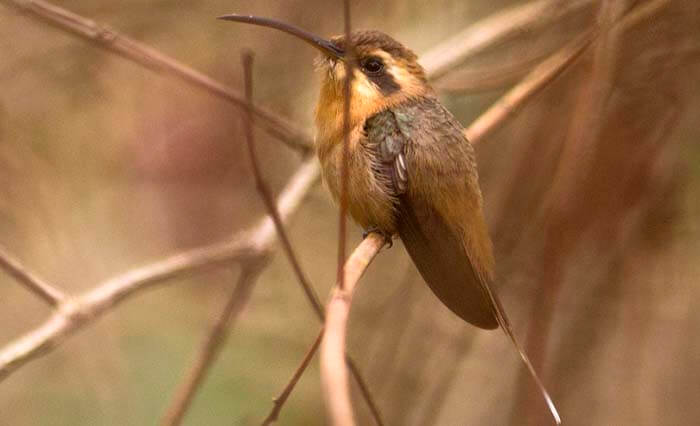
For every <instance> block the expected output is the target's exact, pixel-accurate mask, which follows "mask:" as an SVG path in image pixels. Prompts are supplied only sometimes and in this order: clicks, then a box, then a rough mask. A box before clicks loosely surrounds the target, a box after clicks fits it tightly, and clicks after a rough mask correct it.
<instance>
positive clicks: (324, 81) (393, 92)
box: [220, 15, 433, 137]
mask: <svg viewBox="0 0 700 426" xmlns="http://www.w3.org/2000/svg"><path fill="white" fill-rule="evenodd" d="M220 19H224V20H227V21H235V22H243V23H248V24H254V25H260V26H265V27H270V28H275V29H277V30H280V31H283V32H286V33H288V34H291V35H293V36H295V37H297V38H299V39H301V40H303V41H305V42H307V43H308V44H310V45H311V46H313V47H315V48H316V49H318V50H319V51H320V52H321V57H320V58H319V59H318V60H317V62H316V63H317V69H318V70H319V71H320V73H321V93H320V96H319V101H318V105H317V108H316V123H317V126H318V127H319V130H320V131H322V132H324V133H329V132H330V135H329V136H330V137H334V135H337V133H338V131H340V129H342V122H343V104H344V101H343V99H344V93H345V91H344V86H345V78H346V66H345V63H346V62H347V61H348V60H349V59H350V58H351V55H350V54H349V52H348V43H347V40H346V39H345V36H344V35H340V36H335V37H332V38H330V39H324V38H321V37H319V36H317V35H314V34H312V33H309V32H307V31H305V30H302V29H300V28H298V27H295V26H292V25H289V24H287V23H284V22H280V21H276V20H273V19H268V18H260V17H255V16H248V15H224V16H221V17H220ZM350 45H351V46H352V49H353V51H354V58H355V61H354V67H353V79H352V86H351V91H352V93H351V98H350V99H351V105H350V120H351V127H355V126H357V125H358V124H360V123H362V122H364V120H366V119H367V118H369V117H371V116H372V115H374V114H376V113H377V112H380V111H382V110H384V109H386V108H390V107H391V106H394V105H397V104H400V103H402V102H405V101H407V100H410V99H415V98H418V97H421V96H432V95H433V90H432V88H431V87H430V85H429V84H428V81H427V78H426V75H425V71H424V70H423V67H421V66H420V64H419V63H418V57H417V56H416V54H415V53H413V52H412V51H411V50H410V49H408V48H406V47H405V46H404V45H402V44H401V43H399V42H398V41H396V40H394V39H393V38H391V37H390V36H388V35H387V34H384V33H383V32H380V31H355V32H353V33H352V34H351V43H350Z"/></svg>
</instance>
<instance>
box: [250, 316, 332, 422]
mask: <svg viewBox="0 0 700 426" xmlns="http://www.w3.org/2000/svg"><path fill="white" fill-rule="evenodd" d="M322 338H323V328H321V331H319V332H318V336H316V340H314V343H313V344H312V345H311V347H310V348H309V350H308V351H307V352H306V355H305V356H304V359H303V360H302V361H301V364H299V366H298V367H297V369H296V370H295V371H294V374H293V375H292V378H291V379H290V380H289V382H288V383H287V385H286V386H285V387H284V389H283V390H282V393H280V394H279V396H278V397H277V398H275V399H273V400H272V403H273V405H272V410H271V411H270V414H268V415H267V417H265V420H263V422H262V426H269V425H271V424H272V423H274V422H276V421H277V419H278V418H279V415H280V411H282V407H283V406H284V403H285V402H287V398H289V395H291V393H292V391H293V390H294V386H296V384H297V382H298V381H299V379H300V378H301V376H302V374H304V371H306V367H308V366H309V363H310V362H311V358H313V357H314V355H315V354H316V351H317V350H318V347H319V346H320V345H321V339H322Z"/></svg>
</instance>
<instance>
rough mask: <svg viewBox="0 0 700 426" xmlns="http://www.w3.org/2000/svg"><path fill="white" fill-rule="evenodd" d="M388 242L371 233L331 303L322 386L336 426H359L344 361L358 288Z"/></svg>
mask: <svg viewBox="0 0 700 426" xmlns="http://www.w3.org/2000/svg"><path fill="white" fill-rule="evenodd" d="M386 242H387V241H386V239H385V238H384V237H383V236H382V235H380V234H377V233H370V234H369V235H368V236H367V238H365V239H364V240H363V241H362V243H360V245H359V246H357V248H356V249H355V251H354V252H353V253H352V255H350V257H349V258H348V260H347V262H346V263H345V268H344V275H345V276H344V282H345V287H343V288H340V286H336V288H335V289H334V290H333V294H332V296H331V299H330V301H329V302H328V309H327V314H326V333H325V335H324V337H323V342H322V343H321V384H322V386H323V396H324V399H325V401H326V409H327V410H328V413H329V418H330V421H331V424H332V425H333V426H352V425H354V424H355V421H354V419H353V414H352V405H351V402H350V393H349V387H348V374H347V369H346V364H345V357H344V354H345V334H346V329H347V321H348V315H349V313H350V305H351V303H352V294H353V291H354V290H355V285H356V284H357V282H358V280H359V279H360V277H361V276H362V274H364V272H365V271H366V270H367V267H368V266H369V264H370V263H371V262H372V260H373V259H374V257H375V256H376V255H377V254H378V253H379V250H381V248H382V247H383V246H384V244H386Z"/></svg>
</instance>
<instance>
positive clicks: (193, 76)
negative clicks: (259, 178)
mask: <svg viewBox="0 0 700 426" xmlns="http://www.w3.org/2000/svg"><path fill="white" fill-rule="evenodd" d="M0 1H1V2H2V3H5V4H7V5H9V6H12V7H15V8H17V9H19V10H21V11H22V12H25V13H27V14H29V15H30V16H32V17H34V18H38V19H41V20H43V21H45V22H48V23H50V24H51V25H53V26H54V27H57V28H59V29H61V30H64V31H67V32H69V33H71V34H74V35H77V36H79V37H81V38H83V39H86V40H88V41H90V42H92V43H94V44H96V45H97V46H99V47H102V48H105V49H108V50H110V51H112V52H114V53H117V54H118V55H120V56H122V57H124V58H126V59H129V60H130V61H133V62H135V63H137V64H139V65H142V66H145V67H147V68H149V69H151V70H154V71H156V72H162V73H164V74H168V75H170V76H173V77H177V78H179V79H180V80H182V81H184V82H186V83H188V84H189V85H191V86H193V87H197V88H199V89H203V90H205V91H207V92H209V93H211V94H213V95H215V96H218V97H220V98H222V99H225V100H227V101H229V102H231V103H232V104H233V105H235V106H237V107H238V108H243V107H245V99H244V98H243V96H242V95H241V94H240V93H239V92H238V91H237V90H234V89H232V88H230V87H227V86H226V85H225V84H223V83H220V82H218V81H216V80H214V79H213V78H211V77H209V76H207V75H205V74H202V73H201V72H199V71H197V70H195V69H193V68H191V67H188V66H187V65H185V64H183V63H181V62H178V61H176V60H175V59H173V58H171V57H169V56H167V55H164V54H163V53H161V52H159V51H158V50H156V49H154V48H152V47H150V46H148V45H146V44H143V43H140V42H138V41H136V40H134V39H132V38H129V37H127V36H125V35H122V34H120V33H118V32H117V31H115V30H113V29H111V28H110V27H109V26H107V25H104V24H100V23H97V22H95V21H93V20H91V19H88V18H85V17H83V16H81V15H78V14H76V13H74V12H71V11H69V10H66V9H64V8H61V7H58V6H56V5H54V4H51V3H49V2H46V1H43V0H0ZM253 112H254V113H255V115H256V116H257V117H258V118H260V120H259V124H260V125H261V127H263V128H264V129H265V130H266V131H267V132H269V133H270V134H271V135H272V136H274V137H275V138H277V139H279V140H280V141H282V142H284V143H285V144H286V145H288V146H289V147H290V148H292V149H294V150H297V151H300V152H302V153H309V152H311V147H312V142H311V138H310V137H309V135H308V134H307V133H306V132H304V131H302V130H301V129H298V128H297V127H296V126H294V125H292V124H291V123H290V122H288V121H286V120H284V119H282V118H280V117H279V116H277V115H276V114H275V113H274V112H272V111H270V110H268V109H266V108H261V107H255V108H254V109H253Z"/></svg>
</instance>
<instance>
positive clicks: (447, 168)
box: [219, 14, 560, 424]
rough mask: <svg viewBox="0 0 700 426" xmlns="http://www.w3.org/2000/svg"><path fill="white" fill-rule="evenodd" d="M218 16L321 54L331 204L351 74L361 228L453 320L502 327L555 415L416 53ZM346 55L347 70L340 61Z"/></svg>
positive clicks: (393, 44) (475, 183) (355, 205)
mask: <svg viewBox="0 0 700 426" xmlns="http://www.w3.org/2000/svg"><path fill="white" fill-rule="evenodd" d="M219 19H223V20H227V21H234V22H242V23H247V24H253V25H259V26H264V27H270V28H274V29H277V30H280V31H283V32H286V33H288V34H291V35H293V36H295V37H297V38H299V39H301V40H303V41H304V42H306V43H308V44H310V45H311V46H313V47H315V48H316V49H318V50H319V51H320V52H321V57H320V58H319V60H318V61H317V69H318V71H319V73H320V75H321V84H320V93H319V98H318V103H317V106H316V111H315V124H316V138H315V149H316V153H317V156H318V159H319V161H320V164H321V171H322V177H323V180H324V182H325V184H326V186H327V187H328V189H329V190H330V193H331V195H332V196H333V198H334V199H335V200H336V201H337V200H338V199H339V198H340V196H341V194H340V191H341V187H342V185H341V173H340V170H341V167H342V164H343V161H344V160H343V144H344V141H345V126H344V120H345V118H344V111H345V106H344V103H345V87H344V85H345V79H346V78H347V77H348V75H347V70H348V69H350V70H351V72H352V77H351V86H350V90H351V96H350V108H349V117H348V120H349V128H350V132H349V138H348V140H349V146H348V158H347V179H348V185H347V194H346V196H347V201H348V203H347V205H348V212H349V214H350V216H351V217H352V218H353V219H354V221H355V222H357V223H358V225H360V226H361V227H362V228H363V229H364V230H365V233H367V232H379V233H381V234H383V235H384V236H385V237H386V238H387V240H388V241H391V238H393V237H394V236H398V237H399V238H400V239H401V241H402V242H403V245H404V247H405V248H406V251H407V252H408V254H409V256H410V257H411V259H412V260H413V262H414V264H415V266H416V268H417V269H418V271H419V273H420V275H421V276H422V278H423V279H424V281H425V282H426V283H427V284H428V286H429V287H430V289H431V290H432V292H433V293H434V294H435V295H436V296H437V297H438V299H440V301H441V302H442V303H443V304H444V305H445V306H446V307H447V308H449V309H450V310H451V311H452V312H454V313H455V314H456V315H457V316H458V317H460V318H461V319H463V320H464V321H466V322H467V323H470V324H472V325H474V326H476V327H479V328H482V329H489V330H490V329H495V328H498V327H499V326H500V328H501V329H503V331H504V332H505V334H506V335H507V336H508V338H509V339H510V340H511V342H512V343H513V344H514V346H515V348H516V350H517V351H518V353H519V354H520V357H521V358H522V360H523V362H524V363H525V365H526V367H527V368H528V370H529V372H530V374H531V375H532V377H533V378H534V380H535V381H536V383H537V385H538V387H539V389H540V391H541V392H542V394H543V396H544V398H545V401H546V402H547V405H548V407H549V409H550V411H551V413H552V415H553V417H554V419H555V421H556V422H557V424H560V418H559V415H558V413H557V410H556V408H555V406H554V404H553V402H552V400H551V398H550V397H549V394H548V393H547V391H546V389H545V387H544V385H543V384H542V382H541V381H540V379H539V376H538V375H537V373H536V372H535V370H534V368H533V366H532V364H531V363H530V361H529V359H528V357H527V355H526V354H525V352H524V350H523V349H522V348H521V346H520V344H519V343H518V341H517V339H516V337H515V334H514V332H513V330H512V326H511V324H510V321H509V319H508V317H507V315H506V313H505V310H504V308H503V305H502V303H501V302H500V299H499V297H498V295H497V294H496V292H495V291H494V289H493V282H494V279H495V275H494V264H495V262H494V255H493V247H492V243H491V239H490V237H489V233H488V227H487V225H486V221H485V218H484V212H483V198H482V194H481V189H480V187H479V176H478V172H477V164H476V158H475V153H474V148H473V146H472V144H471V143H470V142H469V141H468V140H467V138H466V136H465V134H464V128H463V127H462V125H461V124H460V123H459V121H458V120H457V119H456V118H455V117H454V116H453V115H452V114H451V113H450V112H449V111H448V110H447V109H446V108H445V107H444V106H443V105H442V103H440V101H439V100H438V98H437V95H436V92H435V90H434V89H433V88H432V87H431V86H430V83H429V82H428V78H427V76H426V73H425V70H424V69H423V67H422V66H421V65H420V64H419V62H418V56H417V55H416V54H415V53H414V52H413V51H411V50H410V49H408V48H407V47H405V46H404V45H403V44H401V43H399V42H398V41H396V40H395V39H393V38H392V37H391V36H389V35H387V34H385V33H383V32H381V31H375V30H361V31H354V32H352V33H351V34H350V40H347V39H346V36H345V35H338V36H334V37H331V38H330V39H325V38H322V37H319V36H317V35H315V34H312V33H310V32H307V31H305V30H303V29H301V28H298V27H295V26H293V25H290V24H287V23H285V22H281V21H277V20H274V19H269V18H263V17H256V16H250V15H238V14H231V15H224V16H220V17H219ZM346 61H352V62H353V66H352V67H346V66H345V64H344V62H346Z"/></svg>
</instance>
